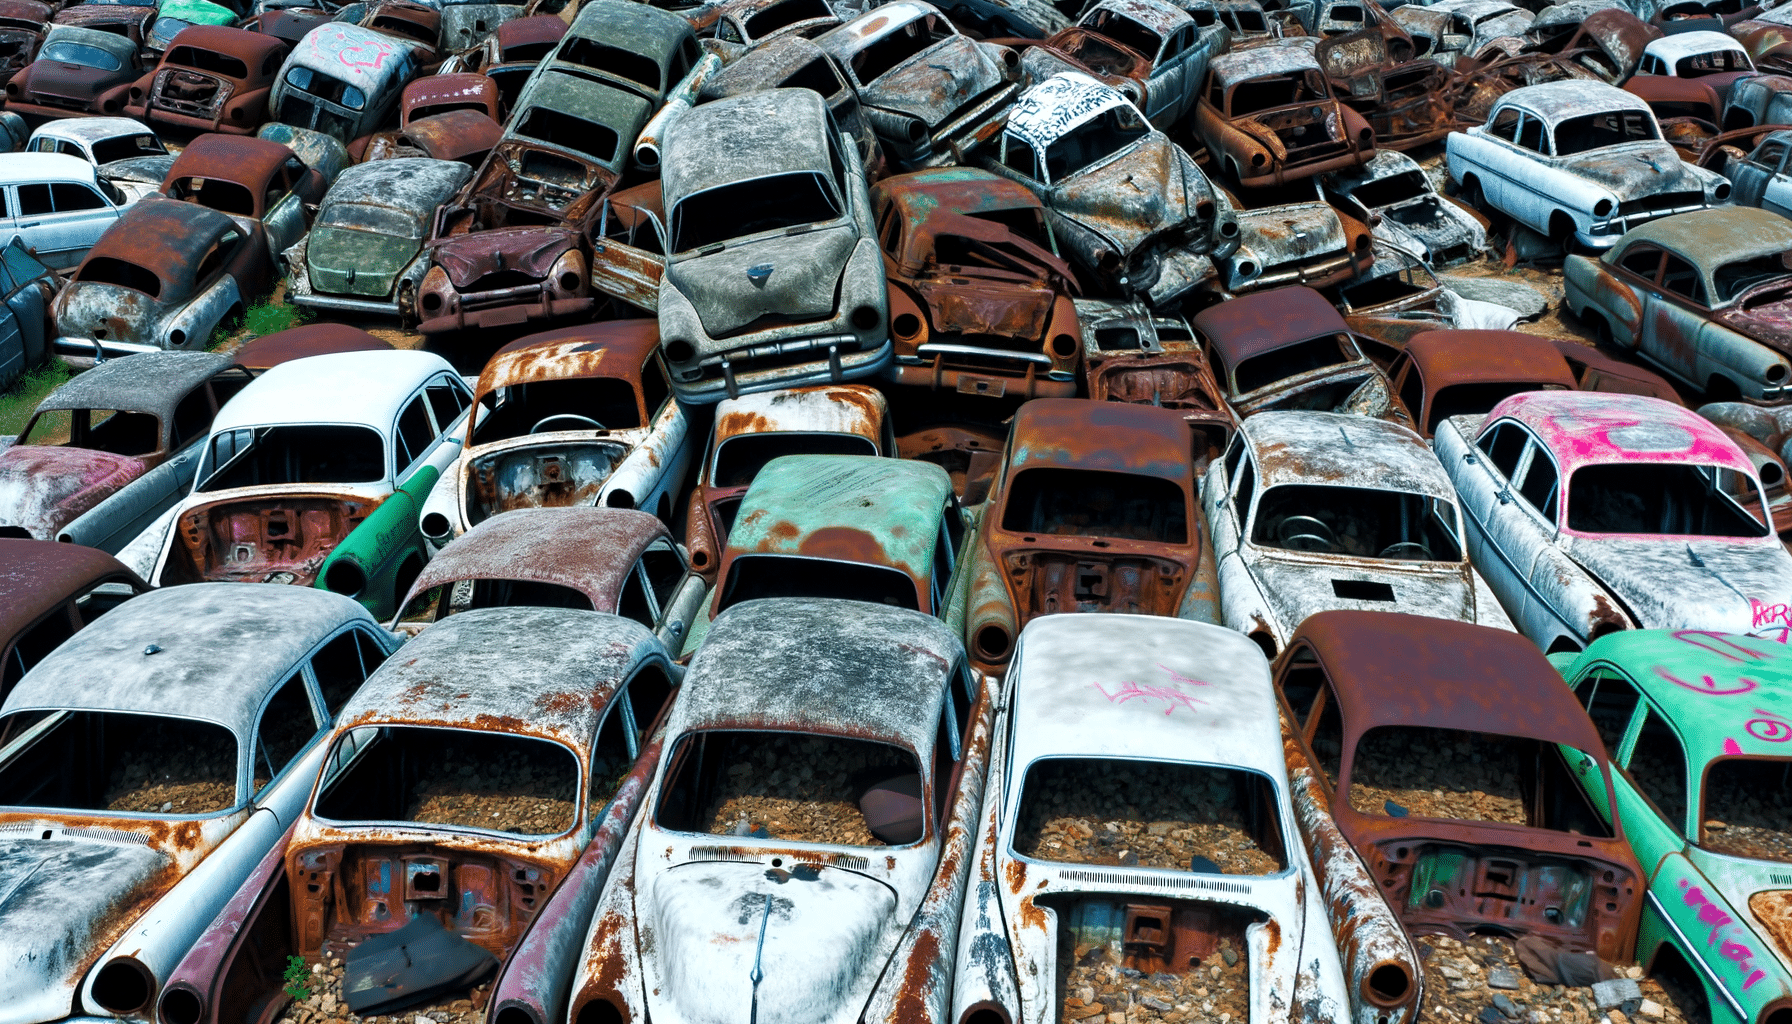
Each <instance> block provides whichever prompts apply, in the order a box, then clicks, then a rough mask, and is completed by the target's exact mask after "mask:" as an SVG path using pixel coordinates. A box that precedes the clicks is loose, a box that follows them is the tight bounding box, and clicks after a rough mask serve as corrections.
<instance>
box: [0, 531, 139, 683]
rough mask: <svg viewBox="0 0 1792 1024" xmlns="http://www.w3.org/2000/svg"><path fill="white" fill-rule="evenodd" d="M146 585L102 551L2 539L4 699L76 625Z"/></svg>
mask: <svg viewBox="0 0 1792 1024" xmlns="http://www.w3.org/2000/svg"><path fill="white" fill-rule="evenodd" d="M148 589H149V585H148V584H146V583H144V582H143V581H142V580H140V579H138V578H137V574H136V573H134V572H132V571H130V570H129V569H127V568H125V567H124V565H123V564H121V563H120V562H119V561H118V559H116V558H113V557H112V556H110V555H108V554H106V553H105V552H103V551H95V550H93V549H92V548H88V547H83V546H81V545H79V544H52V543H50V542H48V541H40V540H15V539H0V700H3V699H4V698H5V697H6V695H7V694H9V693H11V692H12V688H13V687H14V686H15V685H17V683H18V681H19V680H20V679H21V678H23V676H24V675H25V673H26V672H28V671H30V670H31V667H32V666H33V665H36V664H37V663H38V662H40V661H42V660H43V659H44V657H45V656H46V655H48V654H49V653H50V652H51V651H53V650H55V649H56V648H57V646H58V645H60V644H61V643H62V642H63V641H64V640H67V639H68V638H69V637H71V636H74V635H75V631H76V630H79V629H82V628H84V627H86V626H89V625H92V623H93V621H94V620H95V619H97V618H99V617H100V616H101V615H104V614H106V613H107V612H109V611H111V610H112V609H114V608H116V607H118V605H119V603H120V602H123V601H125V600H127V599H129V598H130V597H132V596H133V595H136V594H141V593H143V592H144V591H146V590H148Z"/></svg>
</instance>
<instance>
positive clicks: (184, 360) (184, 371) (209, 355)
mask: <svg viewBox="0 0 1792 1024" xmlns="http://www.w3.org/2000/svg"><path fill="white" fill-rule="evenodd" d="M140 355H143V356H147V357H148V358H147V359H143V360H139V359H138V357H137V356H131V357H130V358H128V359H108V360H106V361H105V362H103V363H100V364H98V365H97V366H95V367H94V368H93V369H91V370H88V371H87V372H86V373H83V374H81V375H80V376H79V377H76V378H74V379H73V380H71V381H69V382H68V383H67V384H64V385H62V386H61V387H59V388H57V389H56V390H54V391H52V392H50V394H49V396H48V397H46V398H45V399H44V400H43V401H42V402H41V403H39V404H38V407H37V408H38V410H39V411H40V412H41V411H43V410H46V409H122V410H125V411H128V412H147V413H152V414H154V415H156V416H158V417H160V418H161V419H163V420H168V419H169V418H171V417H172V416H173V415H174V407H175V406H176V405H177V404H179V402H180V400H181V399H182V398H185V397H186V396H187V393H188V392H190V391H192V390H193V389H194V388H196V387H198V386H199V385H201V384H203V383H205V382H206V381H208V380H210V379H211V378H212V377H214V376H216V375H217V374H218V373H219V372H221V371H223V370H224V369H226V368H227V367H229V366H231V365H232V364H233V360H232V359H231V358H230V357H229V356H226V355H221V354H219V353H217V352H143V353H140Z"/></svg>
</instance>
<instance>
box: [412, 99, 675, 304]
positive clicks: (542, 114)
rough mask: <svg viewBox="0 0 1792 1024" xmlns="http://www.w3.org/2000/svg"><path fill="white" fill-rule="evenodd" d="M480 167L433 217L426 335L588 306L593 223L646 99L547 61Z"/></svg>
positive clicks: (423, 297) (641, 120) (645, 111)
mask: <svg viewBox="0 0 1792 1024" xmlns="http://www.w3.org/2000/svg"><path fill="white" fill-rule="evenodd" d="M518 103H519V104H520V106H519V108H518V109H517V111H516V112H515V114H513V115H512V117H511V120H510V126H509V127H508V128H507V129H506V130H505V132H504V135H503V136H502V137H501V138H499V140H498V143H497V146H496V147H495V148H493V149H492V152H491V155H490V156H488V157H487V158H486V160H485V163H484V164H483V165H482V166H481V167H480V169H479V171H478V173H477V174H475V175H474V176H473V178H472V179H471V180H470V181H468V182H467V184H466V185H465V186H464V187H462V189H461V191H460V192H459V193H458V194H457V195H456V196H455V197H454V198H453V199H452V200H451V201H449V202H448V203H446V204H444V205H443V206H442V208H441V209H440V210H439V211H438V212H437V214H436V221H435V225H434V229H433V231H432V232H431V236H430V244H429V252H430V257H431V261H432V264H433V265H432V266H431V267H430V268H429V270H428V272H427V273H426V274H424V277H423V283H422V284H421V285H419V286H418V307H419V311H420V312H419V315H420V316H421V317H422V322H421V323H419V324H418V327H417V329H418V330H419V331H421V332H422V333H424V334H446V333H450V332H454V331H460V330H465V329H468V328H481V327H500V326H506V325H514V324H522V323H528V322H530V321H542V320H553V319H560V318H565V317H569V316H577V315H580V314H585V313H589V312H590V310H591V309H592V308H593V306H594V305H595V300H594V299H593V298H592V297H591V294H590V289H591V280H590V271H589V265H590V264H589V262H588V261H589V259H590V244H591V243H590V240H589V238H588V235H589V232H590V229H591V228H592V227H593V226H594V222H595V221H596V220H597V219H598V214H599V208H600V205H601V204H602V202H603V200H604V198H605V197H606V195H607V194H608V193H609V191H610V190H611V189H612V188H614V187H615V185H616V182H617V180H618V179H619V178H620V177H621V175H622V173H623V171H624V170H625V169H626V168H627V166H628V161H629V148H630V145H631V144H632V142H633V140H634V139H635V138H636V137H637V136H638V135H639V134H640V133H641V129H642V127H643V126H644V125H645V124H646V123H647V119H648V117H649V116H650V115H651V114H652V113H653V105H652V104H651V103H650V102H649V101H648V100H646V99H644V98H642V97H641V96H640V95H639V94H638V93H637V92H636V91H634V90H632V89H631V90H625V89H622V88H618V87H615V86H612V85H609V84H607V83H606V82H603V81H595V80H592V79H589V78H586V77H583V76H582V75H575V74H572V73H569V72H565V71H553V70H549V71H546V72H544V73H543V74H542V75H540V76H539V77H538V78H537V79H536V80H535V81H534V84H532V85H530V86H528V87H527V88H526V89H525V91H524V96H523V97H522V98H521V99H520V100H518Z"/></svg>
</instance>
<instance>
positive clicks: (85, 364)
mask: <svg viewBox="0 0 1792 1024" xmlns="http://www.w3.org/2000/svg"><path fill="white" fill-rule="evenodd" d="M96 344H97V345H98V346H99V349H98V353H104V355H105V358H107V359H118V358H122V357H124V356H134V355H138V354H140V353H143V352H163V351H166V349H163V348H162V347H161V346H160V345H143V344H139V343H137V342H134V341H100V342H96V341H95V340H94V339H93V338H82V337H77V336H74V335H69V334H65V335H63V336H61V337H59V338H57V339H56V340H55V341H53V342H51V343H50V350H51V351H52V352H55V353H56V355H57V356H58V357H59V358H61V360H62V361H63V362H64V363H65V364H67V365H68V368H69V369H71V370H91V369H93V367H94V364H95V363H96V362H97V361H98V360H97V359H96V358H95V356H96V354H98V353H96V350H95V348H94V346H95V345H96Z"/></svg>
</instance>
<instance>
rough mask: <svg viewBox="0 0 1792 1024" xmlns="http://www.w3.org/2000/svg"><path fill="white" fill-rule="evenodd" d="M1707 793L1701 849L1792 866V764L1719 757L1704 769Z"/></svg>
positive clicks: (1779, 760) (1702, 824) (1774, 759)
mask: <svg viewBox="0 0 1792 1024" xmlns="http://www.w3.org/2000/svg"><path fill="white" fill-rule="evenodd" d="M1641 745H1642V744H1641V741H1639V742H1638V747H1639V748H1640V747H1641ZM1704 789H1705V792H1704V798H1705V810H1704V812H1703V814H1701V815H1700V818H1699V825H1700V828H1699V836H1700V840H1699V845H1700V846H1702V847H1704V848H1705V849H1707V850H1710V851H1711V852H1713V853H1722V854H1728V855H1729V856H1732V857H1747V858H1749V859H1751V860H1772V861H1780V862H1783V863H1792V760H1788V759H1786V758H1781V757H1773V758H1769V757H1725V758H1719V759H1718V760H1716V761H1713V762H1711V767H1709V768H1707V769H1706V770H1705V787H1704Z"/></svg>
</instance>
